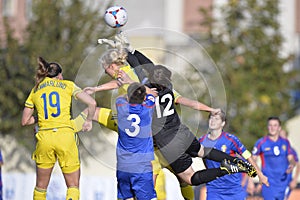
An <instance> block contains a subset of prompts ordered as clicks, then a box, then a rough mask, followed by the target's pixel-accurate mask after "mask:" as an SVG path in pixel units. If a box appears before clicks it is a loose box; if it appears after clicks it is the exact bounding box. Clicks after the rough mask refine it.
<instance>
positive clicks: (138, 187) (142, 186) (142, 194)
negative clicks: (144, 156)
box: [131, 172, 157, 200]
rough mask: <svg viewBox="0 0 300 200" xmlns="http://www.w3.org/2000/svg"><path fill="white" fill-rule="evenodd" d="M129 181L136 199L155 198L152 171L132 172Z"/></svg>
mask: <svg viewBox="0 0 300 200" xmlns="http://www.w3.org/2000/svg"><path fill="white" fill-rule="evenodd" d="M131 183H132V184H131V185H132V190H133V192H134V194H135V197H136V199H149V200H154V199H155V200H156V199H157V196H156V192H155V189H154V182H153V173H152V172H144V173H134V174H133V175H132V177H131Z"/></svg>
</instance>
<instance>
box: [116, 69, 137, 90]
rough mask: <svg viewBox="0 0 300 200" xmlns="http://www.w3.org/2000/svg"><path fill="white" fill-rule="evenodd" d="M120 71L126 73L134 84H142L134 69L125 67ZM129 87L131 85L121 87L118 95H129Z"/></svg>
mask: <svg viewBox="0 0 300 200" xmlns="http://www.w3.org/2000/svg"><path fill="white" fill-rule="evenodd" d="M120 70H122V71H124V72H125V73H126V74H127V75H128V76H129V78H131V80H133V81H134V82H140V80H139V78H138V76H137V75H136V73H135V71H134V69H133V68H131V67H130V66H129V65H125V66H123V67H121V68H120ZM128 87H129V84H123V85H122V86H121V87H119V90H118V95H124V94H127V88H128Z"/></svg>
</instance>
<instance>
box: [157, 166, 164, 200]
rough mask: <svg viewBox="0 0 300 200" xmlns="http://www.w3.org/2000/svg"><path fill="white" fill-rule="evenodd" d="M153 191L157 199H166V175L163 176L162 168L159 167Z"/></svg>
mask: <svg viewBox="0 0 300 200" xmlns="http://www.w3.org/2000/svg"><path fill="white" fill-rule="evenodd" d="M155 191H156V196H157V200H165V199H167V194H166V177H165V172H164V171H163V170H162V169H160V171H159V173H158V176H157V177H156V184H155Z"/></svg>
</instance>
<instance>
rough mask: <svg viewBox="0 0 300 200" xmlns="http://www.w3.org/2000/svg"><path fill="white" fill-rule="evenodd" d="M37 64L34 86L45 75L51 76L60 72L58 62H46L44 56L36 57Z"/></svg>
mask: <svg viewBox="0 0 300 200" xmlns="http://www.w3.org/2000/svg"><path fill="white" fill-rule="evenodd" d="M38 64H39V66H38V69H37V71H36V74H35V80H36V87H37V86H38V85H39V83H40V82H42V81H43V80H44V78H45V77H50V78H53V77H56V76H57V75H58V74H60V73H62V68H61V66H60V65H59V64H58V63H55V62H51V63H48V62H47V61H46V60H45V59H44V58H42V57H38Z"/></svg>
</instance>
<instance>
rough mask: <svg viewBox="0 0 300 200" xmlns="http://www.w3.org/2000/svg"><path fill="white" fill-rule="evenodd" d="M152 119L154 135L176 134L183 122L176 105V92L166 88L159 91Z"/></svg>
mask: <svg viewBox="0 0 300 200" xmlns="http://www.w3.org/2000/svg"><path fill="white" fill-rule="evenodd" d="M155 108H156V109H155V111H154V115H153V119H152V131H153V132H152V133H153V136H154V137H155V136H163V135H165V134H170V133H172V134H176V132H177V130H178V128H179V126H180V124H181V122H180V118H179V116H178V113H177V112H176V109H175V107H174V94H173V91H172V89H170V88H165V89H164V90H162V91H158V96H157V97H156V106H155Z"/></svg>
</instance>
